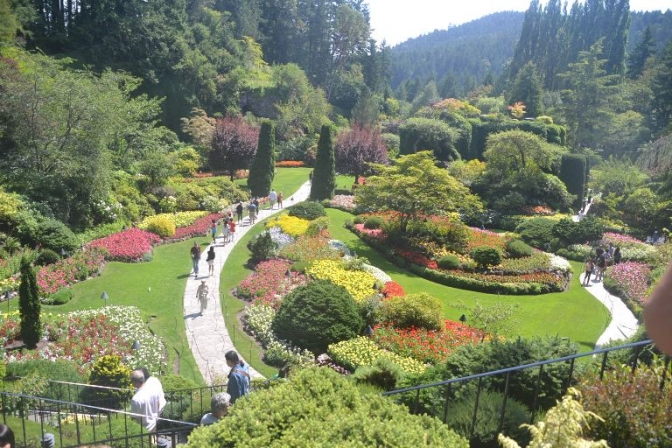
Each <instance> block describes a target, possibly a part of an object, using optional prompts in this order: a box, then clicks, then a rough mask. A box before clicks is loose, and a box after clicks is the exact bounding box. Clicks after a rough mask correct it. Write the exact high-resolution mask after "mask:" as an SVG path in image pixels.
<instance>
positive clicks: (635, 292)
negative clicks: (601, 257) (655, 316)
mask: <svg viewBox="0 0 672 448" xmlns="http://www.w3.org/2000/svg"><path fill="white" fill-rule="evenodd" d="M650 273H651V269H649V266H648V265H646V264H644V263H637V262H632V261H629V262H626V263H620V264H617V265H614V266H611V267H609V268H607V270H606V271H605V273H604V287H605V288H606V289H607V290H608V291H609V292H612V293H613V294H615V295H617V296H619V297H621V298H622V299H626V300H628V301H631V302H634V303H631V304H630V305H631V308H632V305H635V307H634V308H635V309H637V308H638V307H639V306H641V305H642V304H643V303H644V300H645V299H646V289H647V287H648V280H649V274H650Z"/></svg>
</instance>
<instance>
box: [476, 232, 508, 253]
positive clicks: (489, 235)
mask: <svg viewBox="0 0 672 448" xmlns="http://www.w3.org/2000/svg"><path fill="white" fill-rule="evenodd" d="M483 246H485V247H494V248H495V249H499V250H502V251H504V250H506V240H504V238H502V236H501V235H499V234H497V233H495V232H491V231H490V230H481V229H477V228H476V227H469V241H468V242H467V253H469V252H471V251H472V250H473V249H475V248H477V247H483Z"/></svg>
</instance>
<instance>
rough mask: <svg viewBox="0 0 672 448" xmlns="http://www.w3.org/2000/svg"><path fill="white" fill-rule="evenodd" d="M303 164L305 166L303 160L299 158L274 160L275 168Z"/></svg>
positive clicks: (294, 166) (296, 166)
mask: <svg viewBox="0 0 672 448" xmlns="http://www.w3.org/2000/svg"><path fill="white" fill-rule="evenodd" d="M304 166H306V164H305V162H302V161H300V160H281V161H279V162H275V167H276V168H301V167H304Z"/></svg>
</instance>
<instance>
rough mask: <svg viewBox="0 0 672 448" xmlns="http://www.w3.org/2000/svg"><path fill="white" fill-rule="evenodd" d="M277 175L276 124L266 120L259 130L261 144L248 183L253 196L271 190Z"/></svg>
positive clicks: (264, 194)
mask: <svg viewBox="0 0 672 448" xmlns="http://www.w3.org/2000/svg"><path fill="white" fill-rule="evenodd" d="M274 176H275V126H273V123H272V122H270V121H264V122H263V123H262V124H261V130H260V131H259V145H258V146H257V153H256V154H255V156H254V159H253V160H252V166H251V167H250V175H249V177H248V178H247V185H248V187H250V191H251V192H252V196H257V197H263V196H266V195H268V193H269V191H271V183H272V182H273V177H274Z"/></svg>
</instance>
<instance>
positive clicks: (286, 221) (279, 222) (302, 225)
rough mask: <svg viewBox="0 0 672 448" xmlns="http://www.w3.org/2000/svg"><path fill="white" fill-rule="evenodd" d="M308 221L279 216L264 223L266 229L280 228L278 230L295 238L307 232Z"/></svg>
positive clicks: (294, 217)
mask: <svg viewBox="0 0 672 448" xmlns="http://www.w3.org/2000/svg"><path fill="white" fill-rule="evenodd" d="M309 225H310V221H308V220H307V219H301V218H297V217H296V216H289V215H280V216H279V217H277V218H275V219H272V220H270V221H268V222H267V223H266V228H272V227H280V229H281V230H282V231H283V232H284V233H286V234H287V235H290V236H292V237H294V238H297V237H299V236H301V235H303V234H304V233H306V231H307V230H308V226H309Z"/></svg>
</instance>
